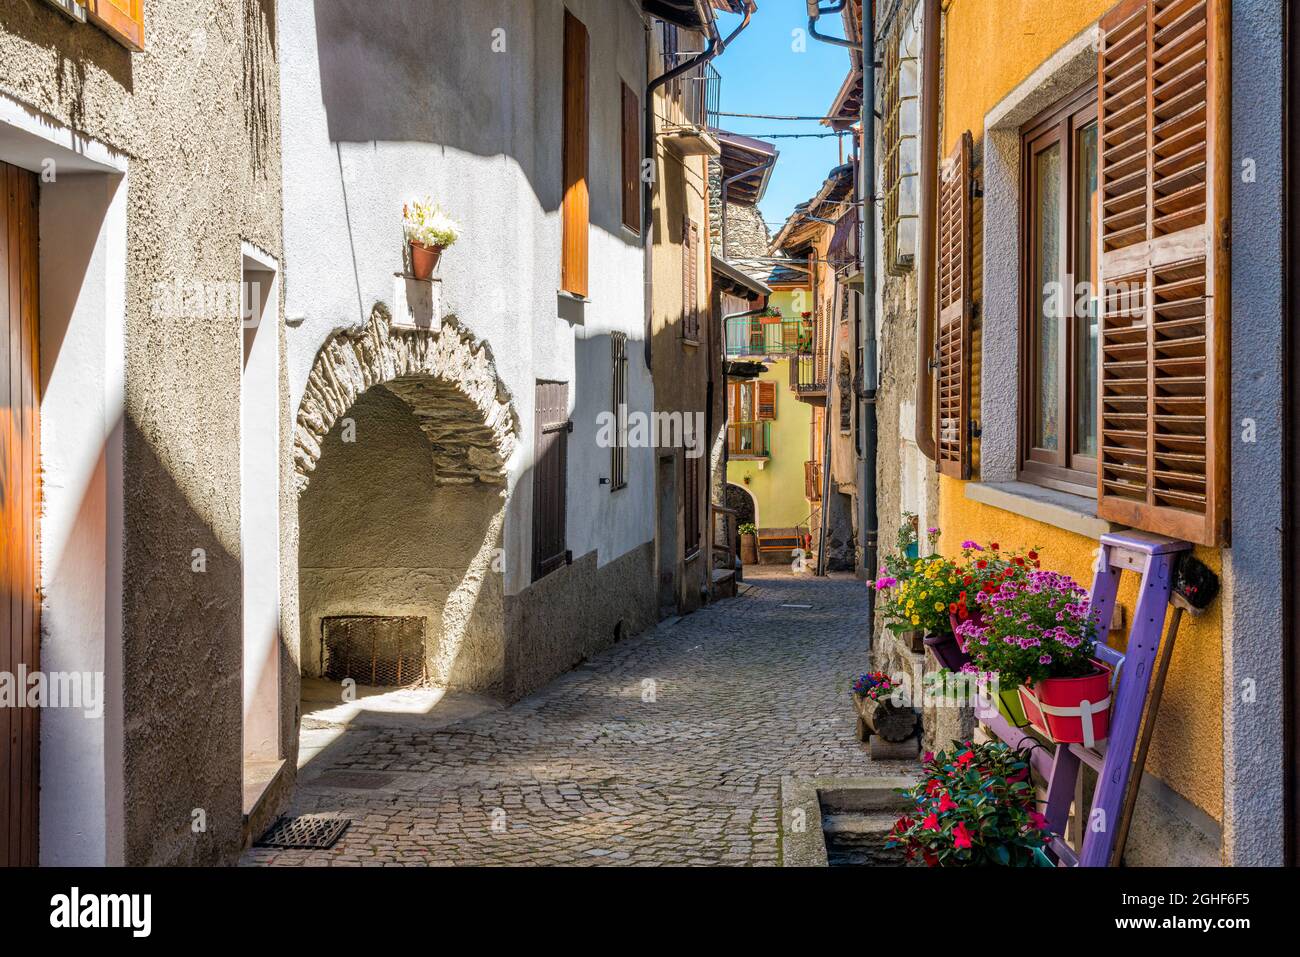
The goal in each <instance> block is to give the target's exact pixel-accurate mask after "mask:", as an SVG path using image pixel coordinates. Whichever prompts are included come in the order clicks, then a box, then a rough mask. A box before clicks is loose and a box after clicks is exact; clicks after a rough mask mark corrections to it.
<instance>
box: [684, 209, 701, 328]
mask: <svg viewBox="0 0 1300 957" xmlns="http://www.w3.org/2000/svg"><path fill="white" fill-rule="evenodd" d="M682 338H683V339H686V340H687V341H690V342H699V340H700V227H699V226H697V225H695V223H694V221H692V220H691V218H690V217H689V216H684V217H682Z"/></svg>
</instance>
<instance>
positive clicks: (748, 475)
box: [727, 310, 812, 528]
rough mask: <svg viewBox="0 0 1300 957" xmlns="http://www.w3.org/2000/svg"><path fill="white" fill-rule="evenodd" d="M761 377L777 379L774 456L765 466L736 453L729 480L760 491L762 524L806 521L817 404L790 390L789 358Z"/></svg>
mask: <svg viewBox="0 0 1300 957" xmlns="http://www.w3.org/2000/svg"><path fill="white" fill-rule="evenodd" d="M782 311H783V312H784V310H782ZM759 381H762V382H769V381H770V382H775V383H776V420H775V421H774V422H773V423H772V457H771V458H770V459H769V460H768V461H767V462H765V463H762V465H763V467H762V468H759V464H760V463H759V462H757V461H755V460H753V459H734V458H733V459H731V460H730V461H728V462H727V481H728V482H731V483H732V484H734V485H739V486H740V487H741V488H743V489H745V490H746V491H748V492H749V494H751V495H753V496H754V501H755V503H756V504H757V506H758V517H757V524H758V527H759V528H789V527H791V526H794V525H806V524H808V514H809V512H811V511H812V506H811V505H809V504H808V500H807V499H805V498H804V485H803V464H804V462H805V461H807V459H808V432H809V429H811V428H812V406H810V405H808V403H806V402H800V401H799V400H798V399H796V398H795V397H794V395H793V393H791V392H790V363H789V362H788V361H786V360H784V359H782V360H779V361H776V362H773V363H772V364H771V366H770V367H769V368H768V370H767V371H766V372H764V373H763V375H761V376H760V377H759ZM746 479H748V482H746Z"/></svg>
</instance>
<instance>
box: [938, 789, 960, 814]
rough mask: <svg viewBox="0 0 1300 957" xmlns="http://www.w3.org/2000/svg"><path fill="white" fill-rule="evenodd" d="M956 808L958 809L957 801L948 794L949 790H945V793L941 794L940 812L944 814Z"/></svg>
mask: <svg viewBox="0 0 1300 957" xmlns="http://www.w3.org/2000/svg"><path fill="white" fill-rule="evenodd" d="M955 810H957V805H956V803H955V802H954V801H953V799H952V798H950V797H949V796H948V792H947V791H944V792H943V794H942V795H940V796H939V813H940V814H942V813H943V812H944V811H955Z"/></svg>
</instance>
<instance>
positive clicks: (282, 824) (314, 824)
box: [253, 814, 352, 851]
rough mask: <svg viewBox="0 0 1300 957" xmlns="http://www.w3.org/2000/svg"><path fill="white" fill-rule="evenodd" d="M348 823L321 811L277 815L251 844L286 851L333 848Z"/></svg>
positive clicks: (346, 820)
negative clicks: (290, 815) (272, 822)
mask: <svg viewBox="0 0 1300 957" xmlns="http://www.w3.org/2000/svg"><path fill="white" fill-rule="evenodd" d="M351 823H352V822H351V821H349V820H348V819H347V818H342V817H327V816H326V815H324V814H300V815H298V816H297V817H289V816H288V815H287V814H286V815H283V816H281V817H280V819H279V820H277V821H276V822H275V823H274V824H272V825H271V826H270V828H269V829H268V830H267V832H266V833H265V834H263V835H262V836H261V837H259V838H258V839H257V840H256V841H255V842H254V843H253V846H254V847H278V848H282V849H286V850H300V851H314V850H324V849H325V848H329V847H333V846H334V844H335V842H336V841H338V839H339V838H340V837H342V836H343V832H344V831H346V830H347V829H348V825H349V824H351Z"/></svg>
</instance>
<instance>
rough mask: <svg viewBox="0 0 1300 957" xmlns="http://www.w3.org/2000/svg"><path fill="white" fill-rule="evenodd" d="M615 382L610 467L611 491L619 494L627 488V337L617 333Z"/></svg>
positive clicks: (614, 338) (612, 340) (614, 339)
mask: <svg viewBox="0 0 1300 957" xmlns="http://www.w3.org/2000/svg"><path fill="white" fill-rule="evenodd" d="M610 344H611V349H610V351H611V353H612V355H611V359H612V362H613V369H612V373H613V381H614V396H613V401H614V422H615V423H616V425H615V426H614V428H615V433H614V449H613V463H612V464H611V467H610V482H609V485H610V491H611V492H617V491H618V490H619V489H621V488H625V487H626V486H627V335H626V334H625V333H622V332H616V333H614V334H613V335H612V336H610Z"/></svg>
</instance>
